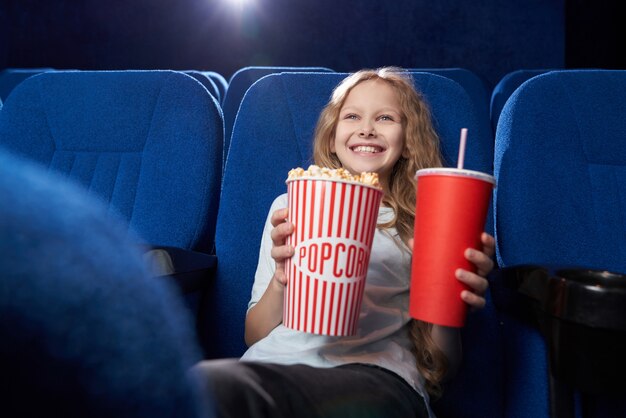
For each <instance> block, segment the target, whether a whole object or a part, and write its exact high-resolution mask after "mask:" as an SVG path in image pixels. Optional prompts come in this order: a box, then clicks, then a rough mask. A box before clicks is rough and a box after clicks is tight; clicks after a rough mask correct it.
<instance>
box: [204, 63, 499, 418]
mask: <svg viewBox="0 0 626 418" xmlns="http://www.w3.org/2000/svg"><path fill="white" fill-rule="evenodd" d="M345 76H346V74H338V73H280V74H272V75H268V76H266V77H264V78H262V79H261V80H259V81H258V82H256V83H255V84H254V85H253V86H252V87H251V88H250V90H249V91H248V93H247V94H246V96H245V98H244V99H243V102H242V104H241V108H240V110H239V114H238V116H237V120H236V122H235V127H234V130H233V137H232V144H231V149H230V152H229V155H228V159H227V161H226V167H225V172H224V180H223V188H222V196H221V201H220V202H221V203H220V210H219V214H218V224H217V230H216V254H217V256H218V261H219V262H218V268H217V276H216V281H215V288H214V289H213V291H212V299H211V301H210V302H209V303H208V304H207V307H208V308H209V309H208V310H207V312H205V313H204V314H203V315H204V316H205V317H207V318H211V320H212V321H213V323H214V324H215V327H214V328H212V330H211V332H212V334H211V335H209V342H210V343H211V351H210V352H209V356H211V357H225V356H226V357H228V356H239V355H241V354H242V353H243V352H244V350H245V344H244V340H243V334H244V332H243V327H244V318H245V313H246V309H247V303H248V300H249V298H250V291H251V288H252V283H253V280H254V272H255V269H256V266H257V260H258V252H259V244H260V240H261V233H262V229H263V225H264V222H265V219H266V216H267V213H268V210H269V207H270V204H271V202H272V201H273V200H274V198H275V197H276V196H278V195H279V194H282V193H284V192H285V191H286V186H285V179H286V176H287V172H288V171H289V170H290V169H291V168H294V167H298V166H308V165H309V164H310V163H311V156H312V154H311V153H312V150H311V147H312V139H313V130H314V127H315V124H316V122H317V119H318V117H319V114H320V112H321V110H322V108H323V106H324V105H325V104H326V102H327V101H328V99H329V98H330V95H331V92H332V90H333V89H334V87H335V86H336V85H337V84H338V83H339V82H340V81H341V80H342V79H343V78H344V77H345ZM414 79H415V84H416V86H417V87H418V89H419V90H421V91H422V92H423V93H424V95H425V97H426V99H427V100H428V102H429V103H430V105H431V108H432V111H433V115H434V119H435V122H436V127H437V131H438V133H439V135H440V136H441V138H442V142H443V144H442V149H443V153H444V156H445V158H446V161H447V162H448V163H449V164H451V165H456V159H457V155H458V143H459V134H460V130H461V128H462V127H467V128H469V132H471V134H470V137H471V140H468V149H467V154H466V163H465V166H466V168H470V169H474V170H481V171H486V172H491V167H492V161H493V154H492V153H493V139H492V135H491V131H490V128H489V121H480V120H479V117H478V115H477V114H476V113H475V111H474V107H473V106H472V103H471V99H470V98H469V96H468V95H467V93H466V92H465V91H464V90H463V88H462V87H461V86H460V85H459V84H458V83H456V82H453V81H451V80H449V79H447V78H444V77H441V76H438V75H434V74H428V73H415V74H414ZM464 338H465V340H466V356H467V357H468V359H470V360H468V362H467V363H466V365H465V366H464V369H463V370H461V371H460V373H459V376H458V379H457V380H456V381H455V383H454V385H452V386H450V387H449V388H448V391H447V393H448V395H447V396H446V398H444V399H443V400H442V401H441V402H440V406H439V405H438V406H437V408H438V409H439V411H440V417H441V418H445V417H448V416H457V417H461V416H467V417H476V418H478V417H481V418H484V417H491V416H499V415H498V413H499V411H501V410H502V404H501V402H502V396H501V394H502V392H501V387H502V386H501V384H500V383H501V381H500V375H499V370H500V364H501V358H500V357H499V350H498V347H499V345H500V341H499V328H498V322H497V319H496V317H495V313H494V311H493V306H492V305H491V304H489V305H488V307H487V309H485V310H483V311H481V312H479V313H477V314H476V315H472V316H471V317H470V318H469V320H468V324H467V326H466V328H465V330H464ZM206 345H208V344H206ZM487 386H488V387H489V388H490V389H489V395H488V396H487V395H486V394H485V392H484V388H485V387H487ZM478 399H480V401H477V400H478Z"/></svg>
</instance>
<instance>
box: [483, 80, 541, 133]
mask: <svg viewBox="0 0 626 418" xmlns="http://www.w3.org/2000/svg"><path fill="white" fill-rule="evenodd" d="M548 71H551V70H549V69H521V70H516V71H512V72H510V73H508V74H506V75H505V76H504V77H502V79H500V81H498V83H497V84H496V85H495V87H494V88H493V91H492V92H491V102H490V105H489V115H490V118H491V125H492V126H493V131H494V132H495V131H496V128H497V126H498V119H499V118H500V113H501V112H502V108H503V107H504V104H505V103H506V101H507V100H508V98H509V97H511V94H513V92H514V91H515V89H517V88H518V87H519V86H521V85H522V83H523V82H524V81H526V80H529V79H531V78H533V77H535V76H537V75H539V74H543V73H546V72H548Z"/></svg>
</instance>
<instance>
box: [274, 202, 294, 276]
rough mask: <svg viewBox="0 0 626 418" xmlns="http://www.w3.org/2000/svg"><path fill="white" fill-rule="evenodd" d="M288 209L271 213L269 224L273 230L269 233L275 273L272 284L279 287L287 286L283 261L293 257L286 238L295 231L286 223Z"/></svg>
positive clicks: (291, 225) (292, 251)
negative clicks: (276, 284) (270, 223)
mask: <svg viewBox="0 0 626 418" xmlns="http://www.w3.org/2000/svg"><path fill="white" fill-rule="evenodd" d="M288 213H289V209H287V208H284V209H278V210H276V211H275V212H274V213H272V218H271V222H272V225H273V226H274V228H273V229H272V232H271V233H270V236H271V238H272V252H271V256H272V258H273V259H274V261H275V262H276V271H275V272H274V277H273V278H274V279H275V280H273V281H274V282H276V283H278V284H279V285H280V286H281V287H285V285H286V284H287V275H286V274H285V260H287V259H288V258H290V257H291V256H293V254H294V248H293V247H292V246H291V245H287V244H286V241H287V237H288V236H289V235H291V234H292V233H293V231H294V230H295V227H294V225H293V224H292V223H291V222H289V221H287V215H288Z"/></svg>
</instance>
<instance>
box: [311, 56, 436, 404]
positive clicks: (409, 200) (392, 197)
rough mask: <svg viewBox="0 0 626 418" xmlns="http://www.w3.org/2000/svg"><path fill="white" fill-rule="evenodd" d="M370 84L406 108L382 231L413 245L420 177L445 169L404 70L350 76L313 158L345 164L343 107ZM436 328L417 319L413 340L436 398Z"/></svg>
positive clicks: (323, 122) (320, 130)
mask: <svg viewBox="0 0 626 418" xmlns="http://www.w3.org/2000/svg"><path fill="white" fill-rule="evenodd" d="M368 80H381V81H383V82H385V83H387V84H388V85H389V86H390V87H391V88H392V89H393V90H394V91H395V93H396V96H397V97H398V101H399V103H400V111H401V114H402V115H401V116H402V128H403V132H404V149H403V151H402V155H401V156H400V158H399V159H398V161H397V162H396V164H395V165H394V167H393V169H392V172H391V175H390V176H389V184H388V190H387V193H385V196H384V197H383V205H385V206H388V207H390V208H392V209H393V211H394V215H395V216H394V217H393V219H392V220H390V221H389V222H386V223H383V224H379V225H378V227H379V228H393V227H395V228H396V230H397V231H398V235H399V236H400V239H401V240H402V241H403V242H404V243H405V244H408V240H409V239H410V238H412V237H413V226H414V225H413V224H414V221H415V180H414V176H415V172H416V171H417V170H419V169H422V168H428V167H441V166H442V157H441V153H440V150H439V137H438V136H437V133H436V132H435V129H434V127H433V123H432V118H431V114H430V110H429V108H428V106H427V104H426V102H425V101H424V99H423V97H422V96H421V94H419V93H418V92H417V91H416V90H415V88H414V87H413V80H412V79H411V77H410V75H409V74H408V73H407V72H405V71H404V70H402V69H400V68H396V67H384V68H379V69H377V70H361V71H358V72H356V73H353V74H351V75H349V76H348V77H346V78H345V79H344V80H343V81H342V82H341V83H340V84H339V85H338V86H337V87H336V88H335V90H334V91H333V94H332V97H331V99H330V101H329V102H328V104H327V105H326V106H325V107H324V109H323V110H322V113H321V115H320V118H319V120H318V123H317V127H316V129H315V138H314V142H313V158H314V161H315V164H317V165H319V166H322V167H330V168H339V167H341V161H339V158H338V157H337V154H335V153H333V152H332V151H331V143H332V142H333V141H334V139H335V132H336V128H337V123H338V121H339V114H340V112H341V108H342V107H343V104H344V103H345V101H346V98H347V97H348V94H350V92H351V91H352V89H353V88H354V87H355V86H357V85H359V84H360V83H362V82H364V81H368ZM431 329H432V325H431V324H428V323H426V322H422V321H416V320H412V321H411V324H410V326H409V335H410V337H411V339H412V341H413V346H414V347H413V352H414V354H415V358H416V365H417V369H418V370H419V371H420V373H421V374H422V376H423V377H424V379H425V380H426V389H427V390H428V392H429V393H430V394H431V395H432V396H435V397H436V396H439V395H440V394H441V381H442V380H443V377H444V376H445V373H446V371H447V367H448V365H447V360H446V358H445V355H444V354H443V352H442V351H441V350H440V349H439V348H438V347H437V346H436V345H435V343H434V341H433V339H432V337H431Z"/></svg>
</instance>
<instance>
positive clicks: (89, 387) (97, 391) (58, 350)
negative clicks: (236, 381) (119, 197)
mask: <svg viewBox="0 0 626 418" xmlns="http://www.w3.org/2000/svg"><path fill="white" fill-rule="evenodd" d="M0 195H1V196H2V201H3V203H2V204H1V205H0V236H2V239H1V240H0V270H1V271H2V274H0V364H1V369H2V380H3V382H5V383H6V384H3V390H2V391H0V401H1V402H2V411H3V415H4V416H21V417H36V416H58V417H61V416H62V417H87V416H88V417H103V418H104V417H112V416H115V417H131V416H132V417H146V418H148V417H171V416H181V417H190V418H192V417H193V418H196V417H198V418H199V417H211V416H213V414H212V413H211V410H210V409H209V406H210V405H209V403H208V402H209V401H210V400H209V399H208V392H207V391H206V388H203V387H202V386H201V385H200V383H201V380H198V379H197V378H195V377H194V376H192V375H190V374H189V371H188V369H189V368H190V367H191V366H192V365H193V364H195V363H196V362H197V361H198V360H199V359H200V350H199V347H198V345H197V343H196V341H195V340H194V336H193V328H192V327H191V320H190V318H189V317H188V316H187V315H186V312H185V309H184V308H183V306H182V303H181V300H180V298H179V296H178V294H177V292H176V290H175V289H173V288H171V287H170V283H169V282H167V281H164V280H158V279H156V278H154V277H150V276H149V274H148V272H147V269H146V266H145V265H144V262H143V259H142V256H141V253H140V249H139V248H138V246H137V242H136V239H132V237H130V236H129V235H128V234H127V231H126V229H127V227H126V225H124V222H123V221H121V220H120V219H111V217H110V216H108V214H107V210H106V207H104V206H102V205H101V202H99V201H96V200H94V199H90V198H89V197H88V196H87V193H86V191H85V190H84V189H82V188H79V187H77V186H76V185H75V184H73V183H71V182H68V181H67V180H66V179H64V178H63V177H61V176H58V175H56V174H54V175H50V173H47V172H46V171H45V170H44V169H43V168H41V167H40V166H38V165H35V164H33V163H32V162H26V161H25V160H22V159H18V158H16V157H15V156H12V155H9V153H7V152H6V151H5V150H3V149H0Z"/></svg>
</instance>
